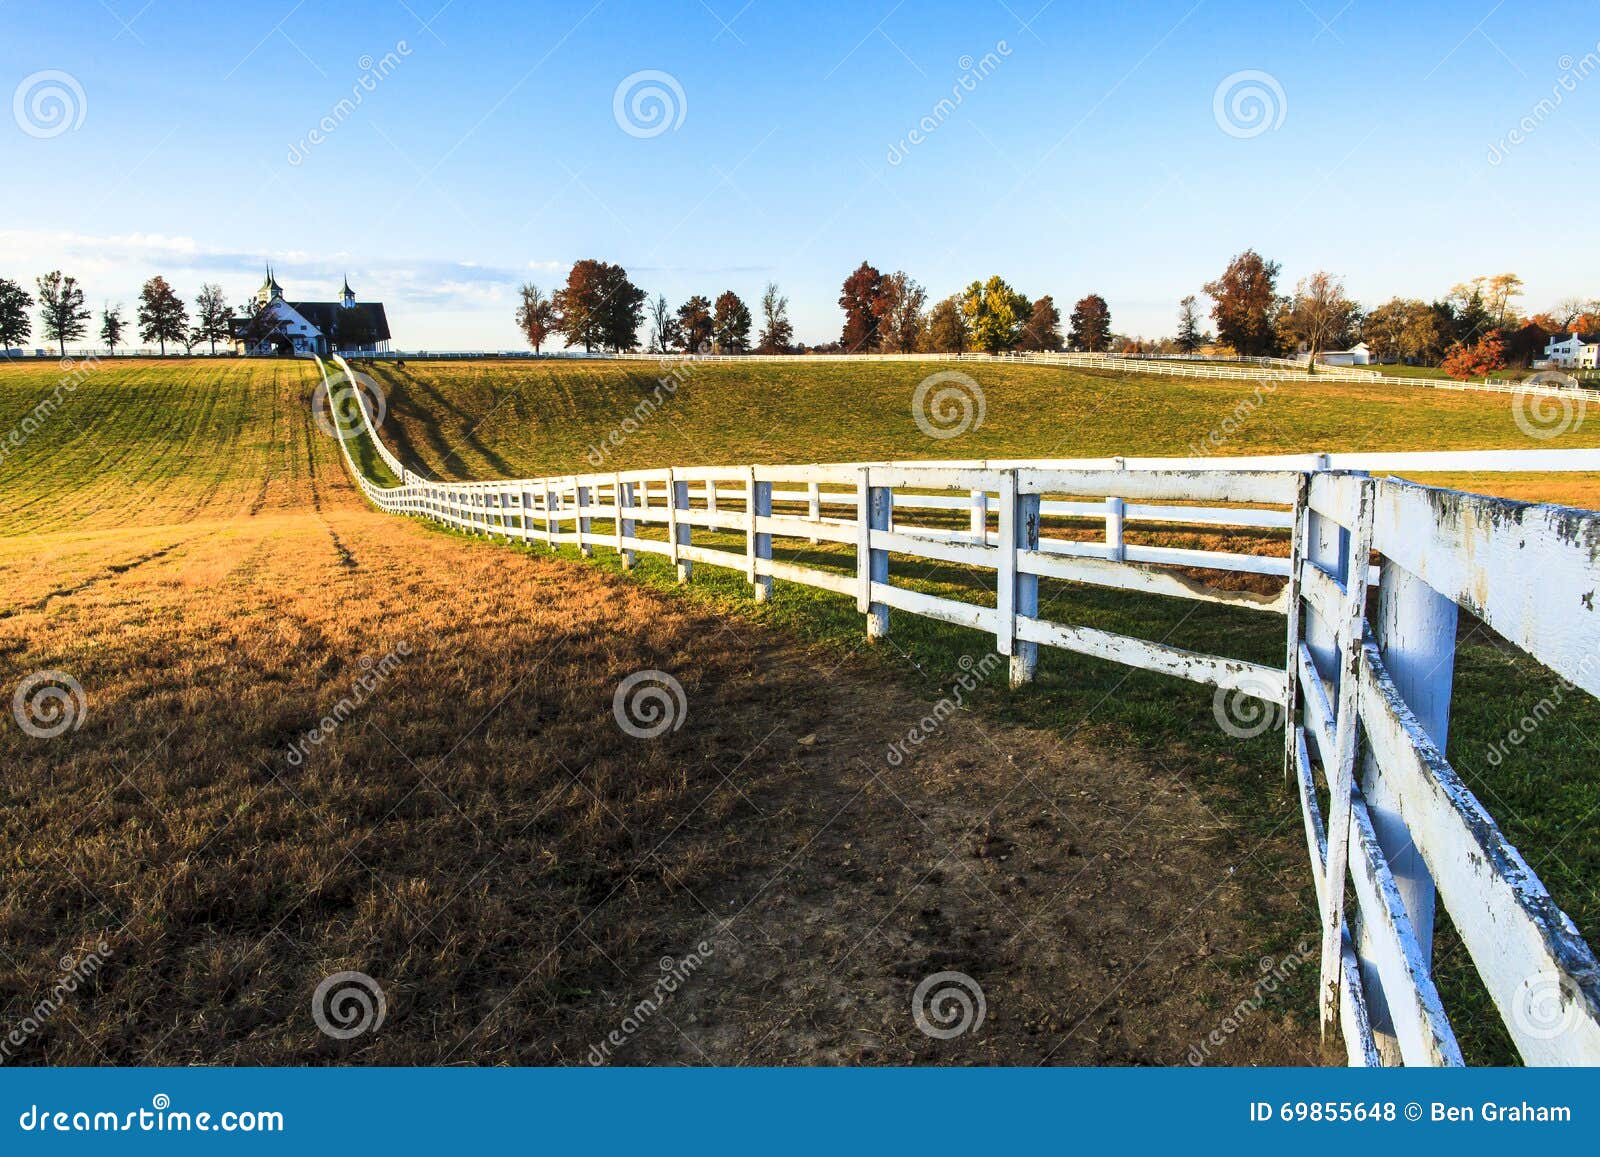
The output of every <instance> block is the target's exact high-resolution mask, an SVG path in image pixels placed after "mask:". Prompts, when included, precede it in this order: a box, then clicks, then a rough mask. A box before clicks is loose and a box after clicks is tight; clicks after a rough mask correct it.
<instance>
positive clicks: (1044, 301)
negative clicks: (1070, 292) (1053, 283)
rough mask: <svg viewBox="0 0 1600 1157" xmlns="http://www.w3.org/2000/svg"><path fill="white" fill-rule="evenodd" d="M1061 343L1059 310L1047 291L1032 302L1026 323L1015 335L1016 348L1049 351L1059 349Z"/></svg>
mask: <svg viewBox="0 0 1600 1157" xmlns="http://www.w3.org/2000/svg"><path fill="white" fill-rule="evenodd" d="M1061 345H1062V342H1061V311H1060V310H1059V309H1057V308H1056V303H1055V299H1054V298H1053V297H1051V296H1050V295H1049V294H1048V293H1047V294H1045V295H1044V296H1043V297H1041V298H1040V299H1039V300H1038V301H1036V302H1034V303H1033V311H1032V313H1031V314H1030V316H1029V317H1028V321H1027V324H1025V325H1024V326H1023V327H1022V333H1021V334H1019V335H1018V337H1017V348H1018V349H1020V350H1036V351H1039V352H1043V353H1049V352H1053V351H1055V350H1059V349H1060V348H1061Z"/></svg>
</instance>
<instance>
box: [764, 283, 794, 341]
mask: <svg viewBox="0 0 1600 1157" xmlns="http://www.w3.org/2000/svg"><path fill="white" fill-rule="evenodd" d="M793 342H794V326H793V325H791V324H790V322H789V299H788V298H787V297H784V296H783V295H782V294H781V293H779V292H778V286H777V283H776V282H772V281H769V282H767V288H766V289H765V290H763V291H762V293H761V338H760V346H759V348H760V350H761V352H762V353H764V354H781V353H786V352H787V351H788V349H789V346H790V345H791V344H793Z"/></svg>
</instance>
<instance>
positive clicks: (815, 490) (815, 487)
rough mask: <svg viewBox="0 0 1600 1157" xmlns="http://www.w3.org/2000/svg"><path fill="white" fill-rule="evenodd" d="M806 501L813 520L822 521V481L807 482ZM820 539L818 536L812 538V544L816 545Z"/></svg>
mask: <svg viewBox="0 0 1600 1157" xmlns="http://www.w3.org/2000/svg"><path fill="white" fill-rule="evenodd" d="M806 501H807V503H808V505H809V508H810V518H811V521H812V522H820V521H821V520H822V484H821V483H820V482H812V483H808V484H807V486H806ZM819 541H820V540H819V539H817V538H812V539H811V545H812V546H816V545H817V543H818V542H819Z"/></svg>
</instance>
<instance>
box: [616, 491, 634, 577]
mask: <svg viewBox="0 0 1600 1157" xmlns="http://www.w3.org/2000/svg"><path fill="white" fill-rule="evenodd" d="M632 507H633V483H631V482H624V481H623V480H622V475H620V474H618V475H617V552H618V553H619V554H620V555H621V556H622V569H623V570H632V569H633V559H634V552H633V551H632V550H631V549H629V547H628V545H627V543H628V540H629V539H631V538H632V537H633V536H634V524H633V519H631V518H629V517H628V516H627V515H626V514H624V513H623V512H624V511H625V510H629V509H632Z"/></svg>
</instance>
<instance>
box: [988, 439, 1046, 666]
mask: <svg viewBox="0 0 1600 1157" xmlns="http://www.w3.org/2000/svg"><path fill="white" fill-rule="evenodd" d="M1005 478H1006V481H1005V482H1004V483H1003V484H1002V485H1001V488H1000V558H1001V560H1002V562H1003V563H1004V566H1003V571H1004V578H1003V579H1002V580H1001V581H1003V582H1005V581H1008V582H1009V583H1010V585H1011V592H1010V593H1011V597H1010V598H1009V599H1003V598H997V599H996V604H997V605H998V606H1000V607H1002V608H1005V607H1006V605H1007V604H1009V608H1010V613H1009V614H1007V613H1006V611H1005V610H1004V609H1002V611H1001V614H1002V621H1001V624H1000V629H1001V631H1002V632H1004V635H1005V640H1006V641H1007V642H1008V643H1009V644H1010V650H1009V651H1008V652H1003V653H1008V654H1010V656H1011V686H1012V687H1021V686H1022V685H1023V684H1025V683H1032V682H1033V678H1034V675H1035V673H1036V672H1037V671H1038V669H1039V644H1038V643H1029V642H1024V641H1022V640H1020V639H1018V638H1017V620H1018V619H1024V618H1027V619H1032V618H1037V617H1038V614H1039V577H1038V576H1037V575H1031V574H1023V573H1022V571H1020V570H1019V569H1018V568H1017V553H1018V552H1019V551H1024V550H1038V549H1039V495H1037V494H1019V493H1018V492H1017V472H1016V471H1015V470H1007V471H1006V472H1005ZM1008 524H1009V526H1008ZM997 573H999V571H997ZM996 593H997V594H999V593H1000V592H998V591H997V592H996Z"/></svg>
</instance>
